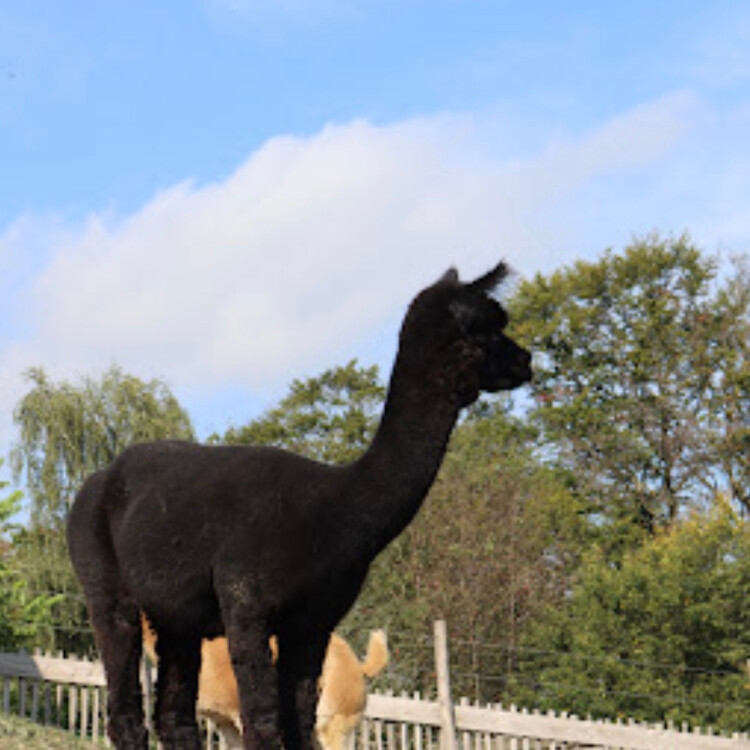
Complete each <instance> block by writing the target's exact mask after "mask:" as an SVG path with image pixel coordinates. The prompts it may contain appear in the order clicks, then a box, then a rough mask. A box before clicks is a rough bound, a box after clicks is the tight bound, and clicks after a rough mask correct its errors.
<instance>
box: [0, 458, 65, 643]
mask: <svg viewBox="0 0 750 750" xmlns="http://www.w3.org/2000/svg"><path fill="white" fill-rule="evenodd" d="M2 464H3V459H1V458H0V466H2ZM7 486H8V484H7V482H0V490H2V491H5V489H6V488H7ZM21 499H22V494H21V492H20V490H16V491H15V492H11V493H10V494H9V495H8V496H7V497H5V498H3V499H2V500H0V649H4V650H10V649H16V648H19V647H20V646H24V645H29V643H30V641H31V640H32V639H33V638H34V636H35V634H36V632H37V628H38V626H39V625H40V624H41V623H42V622H43V621H44V619H45V618H46V617H47V616H48V613H49V607H50V606H51V604H53V601H52V600H50V598H49V597H39V596H34V595H32V594H31V593H30V592H29V588H28V584H27V581H26V580H25V579H24V578H23V577H22V576H20V575H19V574H18V572H17V571H16V570H15V569H14V568H13V565H12V561H13V554H14V547H13V537H14V535H15V534H16V533H17V532H18V527H17V526H16V525H15V524H14V523H13V522H12V520H11V519H12V518H13V516H15V515H17V514H18V512H19V511H20V507H21Z"/></svg>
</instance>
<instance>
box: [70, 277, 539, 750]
mask: <svg viewBox="0 0 750 750" xmlns="http://www.w3.org/2000/svg"><path fill="white" fill-rule="evenodd" d="M506 274H507V269H506V266H505V265H504V264H502V263H501V264H500V265H498V266H497V267H496V268H494V269H493V270H492V271H490V272H489V273H487V274H486V275H484V276H482V277H481V278H479V279H477V280H476V281H474V282H472V283H469V284H463V283H461V282H460V281H459V279H458V274H457V273H456V271H455V270H450V271H448V272H447V273H446V274H445V275H444V276H443V277H442V278H441V279H440V280H439V281H438V282H437V283H435V284H434V285H432V286H430V287H428V288H427V289H425V290H423V291H422V292H421V293H420V294H419V295H418V296H417V297H416V299H415V300H414V301H413V302H412V304H411V306H410V307H409V310H408V312H407V315H406V318H405V320H404V322H403V325H402V328H401V334H400V338H399V350H398V355H397V357H396V362H395V364H394V367H393V373H392V375H391V380H390V385H389V389H388V396H387V400H386V405H385V409H384V411H383V416H382V419H381V423H380V426H379V428H378V431H377V433H376V435H375V438H374V439H373V442H372V445H371V446H370V448H369V449H368V451H367V452H366V453H365V454H364V455H363V456H362V457H361V458H360V459H359V460H357V461H355V462H354V463H352V464H350V465H348V466H343V467H338V466H329V465H325V464H321V463H318V462H315V461H310V460H308V459H305V458H302V457H300V456H297V455H294V454H291V453H288V452H286V451H283V450H277V449H274V448H266V447H218V446H215V447H207V446H200V445H196V444H191V443H182V442H170V441H165V442H156V443H146V444H141V445H134V446H132V447H131V448H128V449H127V450H126V451H124V452H123V453H122V454H121V455H120V456H119V457H118V458H117V459H115V461H114V462H113V463H112V464H111V465H110V466H109V467H108V468H107V469H105V470H103V471H101V472H98V473H96V474H94V475H93V476H91V477H90V478H89V479H88V480H87V481H86V483H85V484H84V486H83V488H82V489H81V491H80V493H79V494H78V497H77V498H76V501H75V503H74V505H73V508H72V510H71V512H70V518H69V523H68V545H69V549H70V556H71V559H72V561H73V566H74V568H75V571H76V574H77V576H78V578H79V579H80V582H81V585H82V586H83V590H84V593H85V595H86V599H87V602H88V608H89V614H90V617H91V622H92V625H93V628H94V632H95V634H96V640H97V644H98V647H99V649H100V652H101V656H102V659H103V661H104V666H105V670H106V675H107V686H108V689H109V699H108V707H109V727H108V731H109V736H110V738H111V739H112V741H113V743H114V744H115V747H116V748H118V750H144V749H145V748H146V747H147V735H146V730H145V729H144V726H143V718H144V717H143V709H142V702H141V690H140V683H139V678H138V666H139V658H140V655H141V638H142V634H141V622H140V611H141V610H143V611H144V612H145V613H146V614H147V616H148V618H149V620H150V621H151V622H152V623H153V626H154V628H155V630H156V631H157V634H158V651H159V679H158V686H157V706H156V727H157V733H158V735H159V738H160V740H161V742H162V743H163V747H164V748H165V750H195V749H196V748H200V739H199V734H198V729H197V725H196V718H195V703H196V690H197V675H198V670H199V666H200V646H201V639H202V638H207V637H208V638H210V637H215V636H217V635H219V634H221V633H226V635H227V638H228V641H229V648H230V652H231V657H232V663H233V666H234V670H235V673H236V675H237V680H238V684H239V691H240V702H241V713H242V722H243V726H244V738H243V742H244V747H245V748H252V750H278V749H279V748H280V747H281V745H282V743H283V746H284V747H285V748H286V750H311V748H312V747H313V742H314V741H313V727H314V722H315V703H316V682H317V678H318V675H319V673H320V669H321V664H322V661H323V656H324V653H325V648H326V644H327V642H328V638H329V636H330V633H331V632H332V631H333V629H334V627H335V626H336V625H337V623H338V622H339V620H340V619H341V618H342V617H343V615H344V614H345V613H346V612H347V610H348V609H349V607H351V605H352V603H353V602H354V600H355V598H356V597H357V594H358V592H359V590H360V588H361V586H362V583H363V581H364V579H365V576H366V574H367V570H368V567H369V566H370V563H371V562H372V561H373V559H374V558H375V556H376V555H377V554H378V553H379V552H380V551H381V550H382V549H383V548H384V547H385V546H386V545H387V544H388V543H389V542H390V541H391V540H392V539H393V538H394V537H396V536H397V535H398V534H399V533H400V532H401V531H402V530H403V529H404V528H405V527H406V525H407V524H408V523H409V522H410V521H411V520H412V518H413V517H414V514H415V513H416V512H417V510H418V509H419V507H420V505H421V504H422V501H423V500H424V497H425V495H426V494H427V491H428V490H429V488H430V485H431V484H432V482H433V479H434V477H435V474H436V472H437V470H438V468H439V466H440V463H441V461H442V458H443V454H444V453H445V448H446V444H447V442H448V438H449V436H450V433H451V430H452V429H453V426H454V425H455V423H456V419H457V417H458V413H459V410H460V409H461V408H462V407H465V406H468V405H469V404H471V403H473V402H474V401H475V400H476V399H477V397H478V396H479V394H480V392H481V391H489V392H495V391H499V390H509V389H512V388H516V387H517V386H519V385H521V384H522V383H524V382H526V381H528V380H529V379H530V377H531V370H530V359H531V358H530V355H529V353H528V352H527V351H526V350H524V349H522V348H521V347H519V346H518V345H517V344H516V343H514V342H513V341H512V340H511V339H509V338H508V337H507V336H506V335H505V334H504V332H503V331H504V328H505V327H506V324H507V315H506V313H505V311H504V310H503V308H502V307H501V306H500V304H498V303H497V302H496V301H495V300H494V299H492V298H491V297H490V296H489V295H490V293H491V292H492V290H493V289H494V288H495V287H496V286H497V285H498V284H499V283H500V282H501V281H502V280H503V278H504V277H505V276H506ZM271 634H276V636H277V637H278V642H279V659H278V663H277V665H276V667H274V665H273V664H272V661H271V655H270V653H269V649H268V639H269V636H270V635H271Z"/></svg>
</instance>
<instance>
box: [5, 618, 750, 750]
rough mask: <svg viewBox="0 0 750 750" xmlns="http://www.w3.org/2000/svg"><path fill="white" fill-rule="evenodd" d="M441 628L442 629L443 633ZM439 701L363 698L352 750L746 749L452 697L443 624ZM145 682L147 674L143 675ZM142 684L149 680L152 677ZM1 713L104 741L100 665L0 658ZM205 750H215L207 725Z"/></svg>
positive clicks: (745, 743)
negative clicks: (361, 718)
mask: <svg viewBox="0 0 750 750" xmlns="http://www.w3.org/2000/svg"><path fill="white" fill-rule="evenodd" d="M441 629H442V632H441ZM435 636H436V637H435V644H436V650H435V658H436V673H437V674H438V675H439V680H440V684H439V685H438V691H437V692H438V696H439V699H438V700H437V701H435V700H426V699H423V698H421V697H420V696H419V695H414V696H408V695H401V696H394V695H383V694H380V693H372V694H370V695H369V696H368V702H367V709H366V711H365V720H364V721H363V722H362V726H361V727H360V728H359V730H358V734H357V736H356V738H355V747H356V748H357V750H451V748H452V749H453V750H582V749H583V748H592V749H593V748H598V749H600V750H750V738H748V736H747V735H745V734H742V735H740V734H735V735H733V736H732V737H724V736H718V735H714V734H712V733H711V732H710V730H700V729H692V730H691V729H688V728H686V727H679V728H678V727H671V726H654V725H646V724H638V723H636V722H633V721H628V722H626V723H624V722H608V721H599V720H591V719H583V718H578V717H575V716H568V715H565V714H555V713H551V712H549V713H540V712H535V711H527V710H521V709H516V708H514V707H512V706H511V707H503V706H494V705H493V706H478V705H472V704H471V703H469V701H468V700H466V699H463V700H461V701H459V702H458V703H457V704H454V703H453V702H452V701H451V699H450V685H449V682H448V673H447V661H448V660H447V641H446V639H445V632H444V625H441V624H436V630H435ZM144 677H146V675H144ZM147 677H148V679H144V684H146V685H147V686H149V685H150V684H151V683H152V680H151V677H152V675H151V674H148V675H147ZM0 688H1V691H2V711H3V713H5V714H9V713H13V714H17V715H20V716H23V717H26V718H29V719H31V720H32V721H35V722H38V723H41V724H47V725H54V726H59V727H63V728H65V729H67V730H69V731H71V732H73V733H75V734H77V735H79V736H83V737H88V738H91V739H93V740H95V741H99V742H105V743H106V740H105V735H104V726H105V693H106V685H105V679H104V670H103V668H102V665H101V663H99V662H94V661H86V660H82V659H73V658H64V657H61V656H50V655H44V654H39V653H37V654H26V653H0ZM207 747H208V748H209V749H211V748H214V747H220V745H219V742H218V740H217V739H216V737H215V736H214V735H213V733H212V731H211V728H210V727H209V729H208V733H207Z"/></svg>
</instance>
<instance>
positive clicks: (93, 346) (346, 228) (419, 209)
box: [0, 0, 750, 476]
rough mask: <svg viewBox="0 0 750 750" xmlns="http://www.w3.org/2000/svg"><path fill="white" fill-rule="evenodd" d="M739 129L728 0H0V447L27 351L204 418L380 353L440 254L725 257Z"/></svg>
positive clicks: (742, 34)
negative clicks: (677, 248)
mask: <svg viewBox="0 0 750 750" xmlns="http://www.w3.org/2000/svg"><path fill="white" fill-rule="evenodd" d="M749 133H750V6H749V5H748V3H747V2H722V1H721V0H719V1H717V2H712V3H706V2H691V1H690V0H682V1H681V2H676V1H671V0H669V1H664V2H653V0H652V1H651V2H640V1H639V0H634V1H631V2H629V3H622V2H605V1H604V0H603V1H602V2H568V3H561V2H551V1H546V2H526V3H520V2H503V1H502V0H495V1H494V2H491V1H490V0H431V1H430V2H427V1H422V0H400V1H398V2H397V1H396V0H346V1H345V0H181V2H176V1H163V2H142V1H140V0H129V2H127V3H126V2H119V1H117V0H98V1H97V2H90V0H77V1H76V2H72V3H71V2H60V1H59V0H58V1H57V2H54V1H52V0H23V2H20V1H18V0H4V2H3V3H2V4H1V5H0V173H1V174H2V179H0V454H5V453H6V452H7V446H9V445H10V443H11V442H12V439H13V435H14V433H13V427H12V419H11V415H12V409H13V406H14V404H15V403H16V402H17V400H18V399H19V398H20V397H21V395H22V394H23V392H24V383H23V379H22V373H23V371H24V369H25V368H27V367H29V366H31V365H42V366H44V367H46V368H47V369H48V370H49V371H50V373H51V374H52V375H53V376H55V377H61V378H63V377H64V378H72V379H75V378H76V377H78V376H79V375H80V374H83V373H92V374H93V373H96V372H97V371H99V370H101V369H102V368H104V367H106V366H108V365H109V364H111V363H113V362H117V363H119V364H120V365H121V366H122V367H123V368H124V369H126V370H128V371H130V372H133V373H135V374H138V375H140V376H142V377H151V376H159V377H162V378H164V379H165V380H166V381H167V382H168V383H169V384H170V385H171V387H172V388H173V390H174V391H175V393H176V394H177V395H178V396H179V398H180V399H181V401H182V402H183V404H184V405H185V406H186V407H187V408H188V409H189V411H190V412H191V415H192V416H193V417H194V419H195V421H196V424H197V426H198V428H199V431H200V433H201V434H202V435H205V434H206V433H208V432H210V431H211V430H215V429H219V430H221V429H223V428H225V427H226V426H227V425H228V424H230V423H241V422H244V421H245V420H247V419H248V418H250V417H252V416H254V415H256V414H257V413H258V412H259V411H260V410H262V409H263V408H265V407H267V406H269V405H270V404H272V403H273V401H274V400H275V399H277V398H278V397H279V395H281V394H282V393H283V392H284V390H285V388H286V386H287V384H288V382H289V380H290V379H291V378H293V377H306V376H308V375H311V374H314V373H316V372H319V371H320V370H321V369H323V368H325V367H328V366H331V365H333V364H338V363H343V362H345V361H347V360H348V359H349V358H350V357H355V356H356V357H359V358H360V360H361V361H363V362H365V363H369V362H378V363H379V364H381V366H383V367H384V368H387V367H388V364H389V363H390V360H391V358H392V356H393V353H394V336H395V330H396V326H397V324H398V321H399V319H400V316H401V314H402V312H403V310H404V308H405V306H406V304H407V303H408V301H409V299H410V298H411V296H412V295H413V294H414V293H415V292H416V291H417V290H418V289H419V288H421V287H422V286H424V285H425V284H427V283H429V282H430V281H432V280H433V279H434V278H436V277H437V276H438V275H440V274H441V273H442V272H443V271H444V270H445V269H446V268H447V267H448V266H449V265H456V266H457V267H458V268H459V270H460V271H461V273H462V274H463V275H464V276H471V275H472V274H477V273H481V272H482V271H483V270H485V269H486V267H488V265H490V264H491V263H492V262H494V261H495V260H496V259H497V258H498V257H500V256H503V257H506V258H507V259H508V260H509V261H510V262H511V264H512V265H514V266H515V268H516V269H517V270H518V272H519V273H520V274H522V275H528V274H532V273H534V272H536V271H539V270H541V271H549V270H551V269H552V268H554V267H556V266H558V265H561V264H563V263H567V262H571V261H572V260H574V259H576V258H578V257H589V258H591V257H595V256H596V255H597V254H598V253H599V252H600V251H601V250H603V249H604V248H606V247H622V246H623V245H624V244H625V243H627V242H628V241H629V240H630V239H631V238H632V237H633V236H634V235H635V236H637V235H643V234H645V233H648V232H650V231H653V230H660V231H662V232H667V233H668V232H674V233H681V232H683V231H689V232H690V233H691V234H692V236H693V238H694V239H695V240H696V241H697V242H698V243H699V244H700V245H701V246H702V247H704V248H705V249H706V250H708V251H711V252H714V251H721V252H724V253H729V252H746V251H748V249H750V200H748V198H749V197H750V137H749V136H748V134H749ZM3 471H4V470H3ZM0 476H2V474H1V473H0Z"/></svg>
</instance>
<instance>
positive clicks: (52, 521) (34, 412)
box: [8, 367, 193, 653]
mask: <svg viewBox="0 0 750 750" xmlns="http://www.w3.org/2000/svg"><path fill="white" fill-rule="evenodd" d="M27 379H28V381H29V383H30V384H31V389H30V390H29V392H28V393H27V394H26V395H25V396H24V397H23V398H22V399H21V401H20V403H19V404H18V406H17V408H16V410H15V412H14V419H15V422H16V425H17V426H18V429H19V439H18V441H17V443H16V444H15V445H14V447H13V451H12V454H11V458H12V462H13V468H14V473H15V476H16V480H17V481H20V480H21V479H23V480H24V482H25V485H26V488H27V491H28V494H29V496H30V501H31V523H30V525H29V527H28V528H26V529H22V530H19V531H18V532H17V533H16V534H15V535H14V537H13V554H12V556H11V557H10V558H9V562H8V564H9V567H10V568H11V569H12V571H13V574H14V575H15V576H17V577H18V578H19V579H22V580H24V581H25V582H26V584H27V586H28V591H29V593H30V595H31V596H32V597H35V598H37V599H39V600H40V601H46V602H47V603H48V608H47V615H46V616H45V617H44V618H43V626H40V627H39V628H38V629H37V639H36V643H35V644H34V645H36V646H38V647H44V648H48V649H55V650H57V649H60V650H63V651H68V652H76V653H83V652H87V651H89V650H91V648H92V638H91V634H90V631H89V629H88V626H87V616H86V610H85V605H84V601H83V597H82V595H81V592H80V589H79V586H78V583H77V581H76V580H75V577H74V575H73V571H72V569H71V566H70V561H69V559H68V554H67V548H66V545H65V535H64V529H63V527H64V521H65V518H66V515H67V510H68V507H69V504H70V502H71V501H72V499H73V497H74V495H75V492H76V491H77V489H78V487H79V486H80V485H81V483H82V482H83V480H84V479H85V478H86V477H87V476H88V475H89V474H90V473H92V472H94V471H96V470H98V469H101V468H103V467H104V466H105V465H106V464H108V463H109V462H110V461H111V460H112V459H113V458H114V457H115V456H116V455H117V454H118V453H120V451H122V450H123V449H124V448H125V447H126V446H128V445H130V444H131V443H134V442H140V441H147V440H158V439H162V438H182V439H192V437H193V429H192V426H191V424H190V419H189V417H188V415H187V413H186V412H185V411H184V410H183V409H182V407H181V406H180V405H179V403H178V401H177V399H176V398H175V397H174V396H173V395H172V393H171V392H170V390H169V388H168V387H167V386H166V385H165V384H164V383H163V382H162V381H160V380H151V381H148V382H144V381H142V380H140V379H139V378H136V377H134V376H132V375H127V374H125V373H123V372H122V370H120V369H119V368H118V367H112V368H110V369H109V370H107V371H106V372H105V373H103V375H102V376H101V378H99V379H95V378H92V377H84V378H82V380H81V381H80V383H76V384H73V383H69V382H65V381H63V382H61V383H54V382H52V381H51V380H50V379H49V377H48V376H47V374H46V373H45V371H44V370H43V369H41V368H34V369H32V370H29V372H28V373H27Z"/></svg>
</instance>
